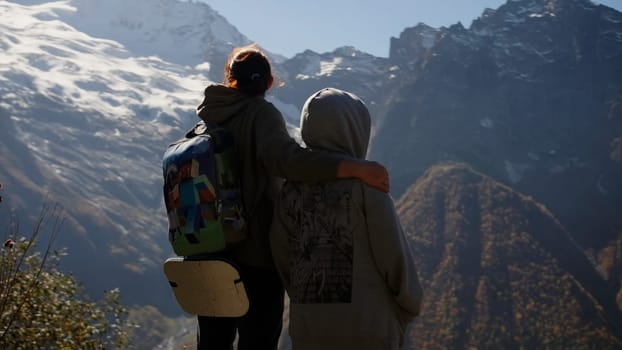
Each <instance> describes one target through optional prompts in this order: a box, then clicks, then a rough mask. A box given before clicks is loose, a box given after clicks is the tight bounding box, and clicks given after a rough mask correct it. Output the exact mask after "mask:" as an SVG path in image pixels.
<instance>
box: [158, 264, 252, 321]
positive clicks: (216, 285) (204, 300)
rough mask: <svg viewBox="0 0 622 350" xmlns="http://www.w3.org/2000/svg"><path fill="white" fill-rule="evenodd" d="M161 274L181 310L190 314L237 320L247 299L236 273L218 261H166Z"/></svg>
mask: <svg viewBox="0 0 622 350" xmlns="http://www.w3.org/2000/svg"><path fill="white" fill-rule="evenodd" d="M164 274H165V275H166V278H168V281H169V283H170V285H171V287H172V288H173V294H175V299H176V300H177V303H178V304H179V306H181V308H182V309H183V310H184V311H186V312H187V313H190V314H192V315H200V316H213V317H240V316H243V315H244V314H246V312H247V311H248V297H247V295H246V289H245V288H244V283H243V282H242V279H241V278H240V274H239V272H238V270H237V269H236V268H235V267H234V266H233V265H231V264H229V263H228V262H226V261H222V260H184V259H183V258H169V259H167V260H166V262H164Z"/></svg>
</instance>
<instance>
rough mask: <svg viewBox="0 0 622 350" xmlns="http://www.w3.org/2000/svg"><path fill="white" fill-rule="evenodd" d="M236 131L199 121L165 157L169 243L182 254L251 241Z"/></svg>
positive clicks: (163, 167) (164, 187) (170, 148)
mask: <svg viewBox="0 0 622 350" xmlns="http://www.w3.org/2000/svg"><path fill="white" fill-rule="evenodd" d="M234 147H235V143H234V137H233V133H232V132H231V131H230V130H227V129H225V128H223V127H220V126H218V125H216V124H213V123H209V124H208V123H205V122H204V121H200V122H199V123H197V124H196V125H195V126H194V128H192V129H191V130H190V131H188V132H187V133H186V135H185V137H184V138H182V139H180V140H178V141H176V142H173V143H172V144H170V145H169V146H168V148H167V149H166V151H165V153H164V156H163V159H162V170H163V175H164V186H163V189H164V202H165V205H166V211H167V214H168V222H169V229H168V239H169V242H170V243H171V245H172V247H173V250H174V252H175V254H177V255H178V256H197V255H204V254H209V253H216V252H222V251H225V250H227V249H228V248H230V247H231V246H233V245H235V244H236V243H239V242H241V241H242V240H243V239H244V238H245V237H246V223H245V219H244V212H243V205H242V195H241V188H240V181H239V174H238V171H237V169H236V164H237V163H236V159H235V149H234Z"/></svg>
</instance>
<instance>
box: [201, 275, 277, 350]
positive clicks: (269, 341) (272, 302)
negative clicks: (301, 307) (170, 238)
mask: <svg viewBox="0 0 622 350" xmlns="http://www.w3.org/2000/svg"><path fill="white" fill-rule="evenodd" d="M238 267H239V269H240V276H241V277H242V281H243V282H244V286H245V287H246V294H247V295H248V300H249V304H250V306H249V309H248V313H247V314H246V315H244V316H242V317H239V318H237V317H236V318H231V317H207V316H199V317H198V321H199V331H198V335H197V348H198V350H231V349H233V341H234V340H235V334H236V331H237V333H238V350H250V349H253V350H276V349H277V346H278V342H279V336H280V335H281V328H282V327H283V298H284V295H285V290H284V288H283V284H282V282H281V279H280V278H279V275H278V273H277V272H276V271H275V270H273V269H266V268H259V267H252V266H244V265H239V266H238Z"/></svg>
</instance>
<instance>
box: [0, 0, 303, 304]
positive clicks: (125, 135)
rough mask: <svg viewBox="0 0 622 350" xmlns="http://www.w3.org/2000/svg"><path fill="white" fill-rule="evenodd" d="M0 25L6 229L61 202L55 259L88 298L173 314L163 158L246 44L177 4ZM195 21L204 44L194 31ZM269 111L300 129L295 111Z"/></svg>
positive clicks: (197, 7) (14, 7) (199, 11)
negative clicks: (61, 252)
mask: <svg viewBox="0 0 622 350" xmlns="http://www.w3.org/2000/svg"><path fill="white" fill-rule="evenodd" d="M104 5H106V6H104ZM106 9H108V10H106ZM126 13H143V14H144V15H141V16H138V17H135V18H142V19H143V20H144V22H142V24H140V25H138V24H136V25H128V23H127V21H126V20H124V18H125V17H124V14H126ZM173 13H174V14H175V15H174V16H173V15H172V14H173ZM0 14H2V19H3V20H2V21H0V49H1V50H2V53H3V54H2V55H1V56H0V95H1V96H0V164H1V165H2V166H1V167H0V182H1V183H3V184H4V185H5V186H4V187H5V190H4V192H5V203H3V206H2V207H1V208H0V210H3V211H4V213H2V214H1V215H0V221H1V222H3V223H5V222H6V221H7V220H8V217H9V211H8V210H9V208H15V209H16V210H17V211H18V213H19V214H18V218H19V217H20V216H21V217H22V221H28V220H26V218H25V217H28V216H33V215H35V214H36V213H37V211H38V209H37V208H39V206H40V204H41V202H42V201H43V198H50V200H52V201H58V202H59V203H60V204H62V205H63V206H64V207H65V208H66V210H65V212H66V216H67V224H66V225H65V229H64V230H63V231H65V233H66V234H63V235H61V238H60V241H59V242H58V245H59V246H63V247H68V248H69V255H68V257H67V258H66V259H64V262H65V264H66V265H67V268H68V269H69V270H70V271H72V272H74V273H76V275H77V276H78V277H79V278H80V279H81V280H82V281H84V282H85V284H86V286H87V288H88V290H89V291H91V292H93V291H97V292H99V291H101V290H105V289H109V288H113V287H117V286H120V287H121V288H122V290H124V295H126V296H127V298H128V300H129V302H131V303H138V302H139V303H145V304H154V305H158V306H160V307H162V308H164V309H166V308H167V307H169V308H172V309H174V310H176V309H177V308H176V306H175V305H174V301H173V299H172V297H171V295H170V290H169V287H168V286H167V285H166V284H165V283H162V282H163V280H162V278H163V275H162V273H161V262H162V261H163V259H165V258H166V257H168V256H170V255H171V251H170V248H169V247H168V243H167V242H166V236H167V235H166V222H165V216H164V215H163V213H164V212H165V211H164V209H163V203H162V195H161V178H162V177H161V169H160V166H161V156H162V153H163V151H164V148H165V147H166V145H167V144H168V143H169V142H171V141H173V140H175V139H177V138H178V137H179V136H180V135H181V134H182V132H183V131H184V130H185V129H187V128H188V127H190V126H191V125H192V124H193V123H194V122H195V121H196V116H195V108H196V106H197V105H198V104H199V103H200V101H201V99H202V91H203V88H204V87H205V85H206V84H208V83H210V82H212V81H214V80H213V79H211V78H210V73H213V70H211V68H212V67H216V66H217V67H222V65H223V64H224V59H226V56H227V55H228V51H229V50H230V48H232V47H234V46H240V45H244V44H246V43H248V42H249V41H248V39H246V38H245V37H244V36H242V35H241V34H239V33H238V31H237V30H236V29H235V28H234V27H233V26H231V25H230V24H228V23H227V22H226V21H225V20H224V19H223V18H222V17H220V16H219V15H218V14H217V13H215V12H214V11H212V10H211V9H210V8H209V7H208V6H206V5H205V4H200V3H189V2H181V1H155V0H149V1H148V0H144V1H143V0H140V1H133V2H127V1H125V2H124V1H118V2H115V3H114V4H113V3H111V2H110V1H107V2H102V1H94V0H93V1H91V0H84V1H83V0H75V1H74V0H67V1H55V2H46V1H24V0H22V1H19V2H15V1H0ZM186 15H187V16H188V17H186V19H188V18H190V22H192V21H194V19H197V20H198V18H201V20H202V21H203V22H201V25H200V26H201V27H203V28H204V29H205V30H204V31H202V32H196V31H191V30H190V31H188V30H189V29H188V28H187V27H184V23H183V18H184V16H186ZM177 16H179V17H177ZM195 16H197V17H195ZM171 18H177V20H171ZM78 27H81V29H78ZM166 28H168V29H166ZM165 29H166V30H165ZM148 37H150V39H149V41H148V42H149V43H150V45H147V44H146V42H147V40H146V38H148ZM111 38H112V39H111ZM172 41H175V42H179V44H178V45H170V44H171V42H172ZM210 55H213V56H218V57H219V59H220V60H222V61H223V64H218V65H214V64H213V61H210V60H208V59H202V58H201V57H210ZM175 60H179V62H176V61H175ZM220 70H221V69H220V68H218V69H217V71H218V73H219V74H222V73H220ZM269 98H270V99H271V100H272V101H273V102H274V103H275V104H276V105H277V106H278V107H279V108H280V109H281V110H282V111H283V112H284V114H285V115H287V116H288V119H289V120H292V123H293V124H294V125H297V120H296V117H295V116H297V114H298V109H297V108H296V107H294V106H291V105H288V104H286V103H283V102H281V101H279V100H278V99H276V98H274V96H270V97H269ZM289 127H290V130H291V132H292V134H293V135H294V136H297V130H296V128H295V127H294V126H293V125H289ZM24 216H25V217H24ZM98 276H102V277H98ZM104 276H105V277H104ZM163 295H164V297H163ZM163 305H164V306H163Z"/></svg>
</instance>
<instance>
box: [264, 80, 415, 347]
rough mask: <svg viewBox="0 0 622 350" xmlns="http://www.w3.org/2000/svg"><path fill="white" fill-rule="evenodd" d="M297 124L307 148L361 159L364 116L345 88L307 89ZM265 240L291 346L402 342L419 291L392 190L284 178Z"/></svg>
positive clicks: (349, 182)
mask: <svg viewBox="0 0 622 350" xmlns="http://www.w3.org/2000/svg"><path fill="white" fill-rule="evenodd" d="M301 128H302V129H301V131H302V137H303V140H304V142H305V143H306V144H307V146H308V147H310V148H313V149H323V150H330V151H333V152H335V153H337V154H343V155H348V156H351V157H355V158H365V155H366V153H367V146H368V141H369V136H370V116H369V112H368V110H367V108H366V107H365V105H364V104H363V102H361V101H360V100H359V99H358V98H357V97H356V96H354V95H352V94H350V93H347V92H344V91H341V90H337V89H332V88H328V89H323V90H320V91H318V92H317V93H315V94H314V95H312V96H311V97H310V98H309V99H308V100H307V102H306V103H305V105H304V108H303V111H302V119H301ZM270 238H271V246H272V252H273V257H274V259H275V263H276V266H277V269H278V271H279V273H280V275H281V277H282V279H283V281H284V284H285V288H286V290H287V293H288V294H289V297H290V301H291V304H290V325H289V333H290V336H291V338H292V345H293V350H305V349H323V350H330V349H339V350H345V349H357V350H359V349H369V350H372V349H378V350H380V349H382V350H387V349H398V348H399V347H400V346H401V344H402V343H403V337H404V331H405V329H406V326H407V324H408V323H409V322H410V321H411V320H412V319H413V318H414V317H415V316H416V315H418V314H419V310H420V305H421V298H422V290H421V286H420V284H419V278H418V275H417V271H416V269H415V265H414V262H413V257H412V254H411V250H410V248H409V245H408V242H407V240H406V237H405V236H404V234H403V232H402V228H401V226H400V223H399V221H398V218H397V216H396V212H395V208H394V205H393V200H392V198H391V196H390V195H389V194H387V193H383V192H381V191H379V190H376V189H374V188H372V187H369V186H367V185H364V184H362V183H361V182H358V181H355V180H333V181H327V182H322V183H316V184H308V183H307V184H305V183H302V182H291V181H289V182H286V183H285V184H284V186H283V189H282V192H281V195H280V198H279V201H278V202H277V204H276V208H275V219H274V220H273V228H272V231H271V237H270Z"/></svg>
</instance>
